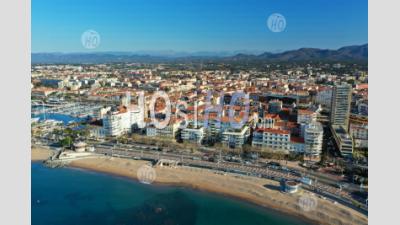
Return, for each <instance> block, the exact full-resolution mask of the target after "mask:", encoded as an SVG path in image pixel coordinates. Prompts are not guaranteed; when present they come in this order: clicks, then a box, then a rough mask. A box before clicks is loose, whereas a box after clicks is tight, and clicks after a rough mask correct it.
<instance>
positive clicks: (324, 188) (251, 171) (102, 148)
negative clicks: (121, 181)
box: [96, 145, 354, 207]
mask: <svg viewBox="0 0 400 225" xmlns="http://www.w3.org/2000/svg"><path fill="white" fill-rule="evenodd" d="M96 152H97V153H101V154H107V155H110V156H111V155H112V156H115V157H124V158H132V159H134V158H140V159H144V160H152V161H157V160H159V159H169V160H175V161H178V162H180V163H181V164H182V165H187V166H192V167H200V168H208V169H213V170H220V171H224V172H231V173H238V174H243V175H249V176H256V177H263V178H268V179H273V180H276V181H279V180H280V179H282V178H284V179H291V180H300V178H301V177H300V176H296V175H293V174H290V173H285V172H281V171H277V170H272V169H269V168H265V167H259V166H253V165H242V164H240V163H233V162H209V161H203V160H200V159H194V158H193V157H194V156H193V155H190V154H184V155H182V154H174V153H165V152H160V151H151V150H148V149H137V148H132V147H123V146H110V145H97V146H96ZM305 186H308V188H307V189H309V190H313V191H314V192H316V193H319V194H324V193H325V195H327V196H328V197H329V196H335V198H337V199H340V200H341V201H343V202H346V203H348V204H351V205H353V201H354V199H353V198H352V196H351V194H350V193H348V192H346V191H341V190H340V189H339V188H336V187H332V186H329V185H325V184H322V183H314V184H312V185H305ZM353 207H354V205H353Z"/></svg>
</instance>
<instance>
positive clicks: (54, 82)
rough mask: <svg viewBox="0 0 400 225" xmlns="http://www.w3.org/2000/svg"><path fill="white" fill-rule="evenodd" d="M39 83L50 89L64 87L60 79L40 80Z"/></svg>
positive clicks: (63, 82)
mask: <svg viewBox="0 0 400 225" xmlns="http://www.w3.org/2000/svg"><path fill="white" fill-rule="evenodd" d="M40 83H41V84H42V85H43V86H45V87H51V88H63V87H64V86H65V81H64V80H61V79H41V80H40Z"/></svg>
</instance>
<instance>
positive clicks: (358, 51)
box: [31, 44, 368, 64]
mask: <svg viewBox="0 0 400 225" xmlns="http://www.w3.org/2000/svg"><path fill="white" fill-rule="evenodd" d="M243 52H245V51H242V52H241V53H238V54H236V53H235V54H236V55H229V52H219V53H212V52H197V53H191V54H190V53H183V52H173V51H166V52H136V53H129V52H99V53H32V55H31V56H32V63H33V64H38V63H113V62H138V63H157V62H196V61H203V60H207V61H216V62H218V61H222V62H242V61H243V62H249V61H259V62H308V61H331V62H353V61H354V62H368V44H365V45H357V46H356V45H355V46H347V47H342V48H340V49H338V50H330V49H318V48H300V49H298V50H291V51H285V52H281V53H271V52H264V53H262V54H259V55H255V54H245V53H243ZM140 53H142V54H140ZM145 53H147V54H145Z"/></svg>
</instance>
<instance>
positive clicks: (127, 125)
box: [103, 107, 131, 136]
mask: <svg viewBox="0 0 400 225" xmlns="http://www.w3.org/2000/svg"><path fill="white" fill-rule="evenodd" d="M103 128H104V133H105V134H106V135H107V136H119V135H122V134H124V133H127V132H129V131H130V129H131V118H130V113H129V111H127V110H126V107H119V108H118V109H117V110H115V109H112V110H110V111H109V112H107V115H106V116H105V117H104V118H103Z"/></svg>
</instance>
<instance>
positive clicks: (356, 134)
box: [349, 123, 368, 148]
mask: <svg viewBox="0 0 400 225" xmlns="http://www.w3.org/2000/svg"><path fill="white" fill-rule="evenodd" d="M349 133H350V135H351V136H352V137H353V140H354V147H356V148H368V124H367V123H364V124H361V123H350V131H349Z"/></svg>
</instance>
